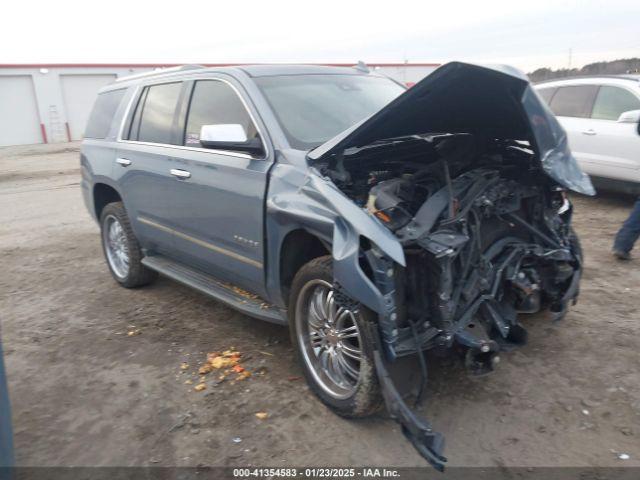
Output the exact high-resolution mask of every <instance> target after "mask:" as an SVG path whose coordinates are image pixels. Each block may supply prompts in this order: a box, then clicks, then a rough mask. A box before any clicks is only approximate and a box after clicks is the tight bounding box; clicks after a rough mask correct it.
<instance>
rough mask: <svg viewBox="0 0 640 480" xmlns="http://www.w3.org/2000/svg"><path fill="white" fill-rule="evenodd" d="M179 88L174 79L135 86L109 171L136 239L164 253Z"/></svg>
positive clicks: (169, 241)
mask: <svg viewBox="0 0 640 480" xmlns="http://www.w3.org/2000/svg"><path fill="white" fill-rule="evenodd" d="M183 86H184V84H183V83H182V82H180V81H178V82H176V81H174V82H169V83H160V84H154V85H148V86H145V87H143V88H141V91H140V94H139V95H138V96H137V98H136V100H135V101H134V105H133V108H132V109H131V112H130V115H129V119H128V122H127V123H125V128H124V131H123V132H122V140H121V141H120V143H118V151H117V159H116V165H115V166H114V170H113V171H114V175H115V177H116V180H117V182H118V183H119V185H120V189H121V191H122V194H123V197H124V203H125V208H126V209H127V213H128V215H129V217H130V219H131V221H132V223H133V228H134V230H135V232H136V236H137V237H138V239H139V241H140V243H141V244H142V246H143V247H144V248H146V249H148V250H151V251H152V252H155V251H157V252H161V253H165V254H168V253H170V252H171V251H172V250H173V235H172V232H171V228H170V226H169V225H167V221H166V219H167V217H168V216H169V214H170V208H169V207H170V204H169V202H168V198H167V195H168V190H169V188H170V187H172V186H174V184H175V183H174V180H175V179H174V177H173V176H171V173H170V170H171V160H170V159H171V158H172V157H173V156H174V155H176V152H175V147H176V146H177V145H176V143H178V141H177V140H176V135H175V121H176V118H177V114H176V113H177V109H178V105H179V104H180V99H181V95H182V94H183Z"/></svg>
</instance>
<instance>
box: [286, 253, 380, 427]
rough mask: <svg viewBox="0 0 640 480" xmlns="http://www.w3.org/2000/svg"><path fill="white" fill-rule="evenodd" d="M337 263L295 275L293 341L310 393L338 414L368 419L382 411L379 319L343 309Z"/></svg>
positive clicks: (321, 262) (320, 263)
mask: <svg viewBox="0 0 640 480" xmlns="http://www.w3.org/2000/svg"><path fill="white" fill-rule="evenodd" d="M332 264H333V259H332V258H331V257H330V256H326V257H320V258H317V259H315V260H312V261H311V262H309V263H307V264H306V265H304V266H303V267H302V268H301V269H300V270H299V271H298V273H297V274H296V276H295V278H294V279H293V284H292V286H291V296H290V299H289V325H290V330H291V339H292V343H293V345H294V348H295V350H296V354H297V357H298V359H299V361H300V364H301V365H302V369H303V372H304V376H305V378H306V379H307V382H308V384H309V387H310V388H311V390H312V391H313V392H314V393H315V394H316V395H317V396H318V397H319V398H320V400H321V401H322V402H323V403H324V404H325V405H327V406H328V407H329V408H331V409H332V410H333V411H334V412H335V413H337V414H338V415H341V416H344V417H351V418H353V417H365V416H368V415H371V414H373V413H375V412H376V411H378V410H379V409H380V407H381V406H382V395H381V393H380V386H379V383H378V378H377V375H376V371H375V365H374V360H373V352H374V349H375V332H376V330H375V329H376V328H377V324H376V323H375V321H374V319H375V314H374V313H373V312H371V311H370V310H368V309H367V308H366V307H364V306H359V307H358V308H357V310H355V311H351V310H349V309H347V308H345V307H342V306H340V305H338V303H337V302H336V300H335V298H334V291H333V273H332Z"/></svg>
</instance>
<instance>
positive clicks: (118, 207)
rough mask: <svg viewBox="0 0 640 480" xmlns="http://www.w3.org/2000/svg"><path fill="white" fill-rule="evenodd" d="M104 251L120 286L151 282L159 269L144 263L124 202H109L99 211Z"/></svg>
mask: <svg viewBox="0 0 640 480" xmlns="http://www.w3.org/2000/svg"><path fill="white" fill-rule="evenodd" d="M100 231H101V238H102V251H103V252H104V257H105V259H106V260H107V265H108V266H109V271H110V272H111V275H112V276H113V278H114V279H115V280H116V282H118V283H119V284H120V285H122V286H123V287H126V288H136V287H141V286H143V285H148V284H149V283H151V282H153V281H154V280H155V279H156V278H157V277H158V274H157V272H155V271H153V270H150V269H148V268H147V267H145V266H144V265H142V262H141V261H142V258H143V254H142V251H141V250H140V244H139V243H138V240H137V239H136V236H135V235H134V233H133V229H132V228H131V222H129V217H128V216H127V211H126V210H125V208H124V205H123V203H122V202H114V203H110V204H108V205H107V206H106V207H104V208H103V209H102V213H101V214H100Z"/></svg>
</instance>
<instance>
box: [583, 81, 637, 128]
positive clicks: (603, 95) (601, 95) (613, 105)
mask: <svg viewBox="0 0 640 480" xmlns="http://www.w3.org/2000/svg"><path fill="white" fill-rule="evenodd" d="M629 110H640V100H638V98H637V97H636V96H635V95H634V94H633V93H631V92H629V91H627V90H625V89H624V88H619V87H607V86H602V87H600V90H599V91H598V96H597V97H596V101H595V103H594V104H593V113H592V114H591V118H599V119H602V120H617V119H618V117H619V116H620V114H621V113H622V112H628V111H629Z"/></svg>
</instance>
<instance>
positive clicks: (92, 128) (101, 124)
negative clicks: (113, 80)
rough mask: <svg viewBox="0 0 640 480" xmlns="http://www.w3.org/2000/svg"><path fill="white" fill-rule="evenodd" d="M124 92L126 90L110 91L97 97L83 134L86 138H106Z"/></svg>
mask: <svg viewBox="0 0 640 480" xmlns="http://www.w3.org/2000/svg"><path fill="white" fill-rule="evenodd" d="M125 91H126V89H120V90H111V91H109V92H104V93H101V94H99V95H98V98H97V99H96V103H95V104H94V105H93V110H92V111H91V115H90V116H89V121H88V122H87V128H86V130H85V132H84V136H85V137H86V138H106V137H107V135H108V134H109V130H110V128H111V122H113V117H114V116H115V114H116V112H117V111H118V107H119V106H120V102H121V101H122V98H123V97H124V92H125Z"/></svg>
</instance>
